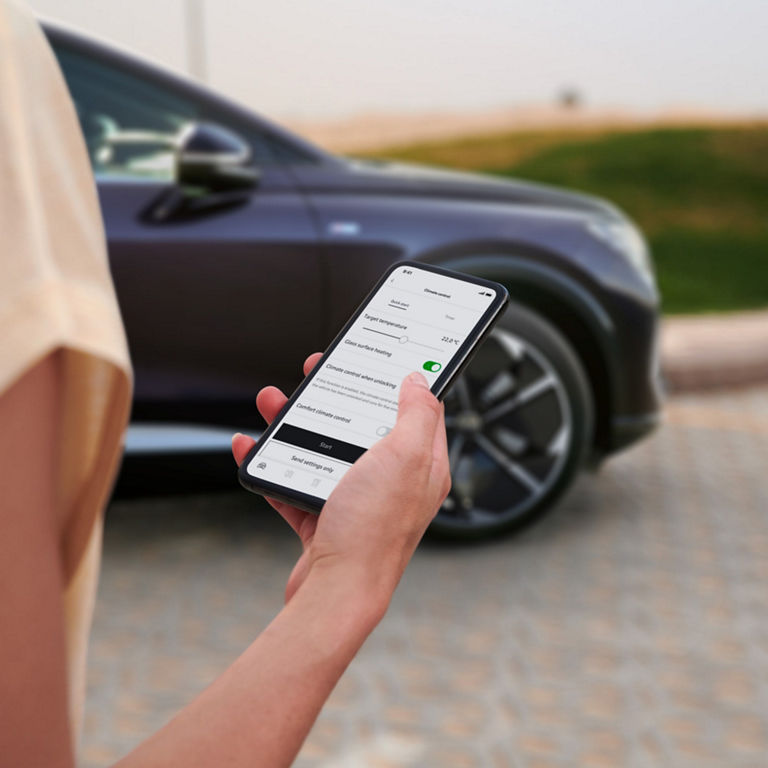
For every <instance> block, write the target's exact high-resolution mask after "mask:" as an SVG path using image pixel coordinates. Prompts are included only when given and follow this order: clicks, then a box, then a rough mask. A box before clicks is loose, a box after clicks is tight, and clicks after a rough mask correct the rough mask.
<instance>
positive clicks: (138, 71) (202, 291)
mask: <svg viewBox="0 0 768 768" xmlns="http://www.w3.org/2000/svg"><path fill="white" fill-rule="evenodd" d="M45 30H46V33H47V36H48V39H49V41H50V43H51V46H52V48H53V50H54V52H55V55H56V57H57V58H58V61H59V63H60V66H61V69H62V71H63V73H64V77H65V79H66V82H67V85H68V87H69V90H70V92H71V95H72V98H73V101H74V104H75V107H76V110H77V114H78V116H79V119H80V122H81V125H82V129H83V134H84V136H85V142H86V145H87V148H88V153H89V156H90V159H91V162H92V164H93V170H94V173H95V178H96V182H97V187H98V193H99V197H100V201H101V207H102V211H103V217H104V223H105V227H106V234H107V239H108V250H109V259H110V264H111V269H112V274H113V277H114V281H115V286H116V291H117V296H118V301H119V304H120V308H121V311H122V316H123V320H124V322H125V327H126V332H127V336H128V340H129V346H130V351H131V356H132V360H133V365H134V370H135V398H134V406H133V416H132V425H131V428H130V431H129V435H128V440H127V447H126V451H127V455H128V458H129V459H130V458H131V457H134V458H136V459H139V458H141V457H144V458H145V459H148V460H150V461H155V460H160V458H162V457H163V456H167V455H170V454H174V453H176V454H178V453H179V452H181V453H182V454H186V455H188V454H189V453H194V452H198V453H216V452H223V451H226V450H228V445H229V434H230V433H231V429H232V428H237V429H242V430H250V431H258V429H260V426H263V425H262V423H261V422H260V419H259V417H258V415H257V414H256V411H255V408H254V405H253V398H254V393H255V392H256V391H257V390H258V389H259V388H260V387H262V386H264V385H266V384H276V385H278V386H281V387H283V388H284V389H286V390H287V391H291V390H292V389H293V388H294V387H295V386H296V385H297V384H298V382H299V379H300V375H301V372H300V366H301V361H302V360H303V358H304V356H305V355H306V354H307V353H309V352H312V351H314V350H319V349H323V348H325V347H326V345H327V344H328V343H329V341H330V340H331V339H332V338H333V336H334V335H335V333H336V331H337V330H338V329H339V328H340V327H341V326H342V325H343V323H344V321H345V320H346V319H347V317H348V316H349V315H350V313H351V312H352V310H353V309H354V308H355V306H356V305H357V303H358V302H359V301H360V300H361V299H362V298H363V296H364V295H365V294H366V292H367V291H368V289H369V288H370V287H371V286H372V284H373V283H374V282H375V280H376V279H377V278H378V277H379V276H380V275H381V274H382V273H383V271H384V270H385V269H386V268H387V267H388V266H390V265H391V264H393V263H395V262H398V261H401V260H415V261H421V262H425V263H429V264H437V265H440V266H443V267H447V268H450V269H454V270H459V271H462V272H466V273H470V274H473V275H478V276H481V277H486V278H490V279H493V280H496V281H499V282H501V283H503V284H504V285H505V286H506V287H507V288H508V290H509V292H510V294H511V297H512V302H511V304H510V307H509V309H508V311H507V312H506V314H505V316H504V317H503V319H502V320H501V322H500V323H499V324H498V326H497V327H496V329H495V330H494V332H493V333H492V335H491V336H490V337H489V338H488V339H487V340H486V341H485V342H484V344H483V346H482V347H481V349H480V350H479V352H478V354H477V355H476V357H475V358H474V360H473V361H472V363H471V365H470V366H469V367H468V368H467V370H466V372H465V373H464V375H463V376H462V377H461V379H460V380H459V381H458V383H457V384H456V386H455V387H454V388H453V390H452V392H451V394H450V396H449V397H448V398H447V400H446V425H447V429H448V437H449V453H450V462H451V471H452V482H453V485H452V489H451V493H450V495H449V496H448V498H447V499H446V501H445V503H444V504H443V506H442V508H441V509H440V511H439V512H438V514H437V516H436V518H435V521H434V523H433V525H432V531H433V532H434V533H437V534H441V535H444V536H452V537H459V538H477V537H483V536H491V535H496V534H498V533H501V532H503V531H507V530H511V529H514V528H517V527H519V526H520V525H521V524H523V523H526V522H528V521H530V520H532V519H534V518H536V517H538V516H540V515H541V514H542V513H543V512H544V511H546V510H548V509H550V508H551V507H552V505H553V504H554V502H555V501H556V500H557V499H558V497H560V495H561V494H562V493H563V492H564V491H565V490H566V488H567V487H568V486H569V485H570V484H571V483H572V481H573V480H574V478H575V476H576V475H577V473H578V472H579V470H580V469H581V468H583V467H585V466H588V465H596V464H598V463H599V462H601V461H602V460H603V459H605V458H606V457H607V456H609V455H610V454H613V453H615V452H616V451H618V450H620V449H622V448H624V447H626V446H628V445H630V444H632V443H633V442H635V441H636V440H638V439H639V438H641V437H643V436H644V435H646V434H648V433H649V432H650V431H651V430H652V429H653V427H654V426H655V425H656V424H657V422H658V420H659V413H660V407H661V395H660V386H659V365H658V346H657V328H658V314H659V294H658V291H657V288H656V283H655V277H654V271H653V265H652V262H651V257H650V254H649V251H648V248H647V246H646V243H645V240H644V239H643V237H642V235H641V233H640V232H639V231H638V229H637V227H636V226H635V225H634V224H633V223H632V222H631V221H630V220H629V219H628V218H627V217H626V216H625V215H624V214H623V213H622V212H621V211H619V210H618V209H617V208H616V207H614V206H613V205H611V204H610V203H609V202H606V201H604V200H600V199H597V198H594V197H591V196H588V195H585V194H581V193H577V192H574V191H568V190H563V189H558V188H554V187H549V186H544V185H539V184H533V183H529V182H526V181H523V180H513V181H510V180H500V179H495V178H491V177H486V176H482V175H473V174H466V173H452V172H448V171H444V170H438V169H433V168H427V167H420V166H414V165H405V164H400V163H395V162H386V161H376V160H366V159H355V158H348V157H341V156H338V155H334V154H331V153H329V152H326V151H324V150H322V149H320V148H318V147H316V146H313V145H312V144H311V143H310V142H308V141H305V140H303V139H302V138H300V137H298V136H295V135H293V134H292V133H291V132H290V131H288V130H285V129H284V128H282V127H279V126H278V125H275V124H273V123H272V122H270V121H268V120H266V119H264V118H263V117H261V116H259V115H257V114H255V113H254V112H252V111H251V110H249V109H246V108H244V107H242V106H239V105H237V104H235V103H233V102H231V101H229V100H227V99H226V98H223V97H221V96H220V95H218V94H216V93H215V92H213V91H212V90H210V89H208V88H206V87H204V86H202V85H200V84H198V83H195V82H193V81H191V80H189V79H186V78H184V77H182V76H180V75H177V74H173V73H171V72H169V71H166V70H164V69H163V68H161V67H159V66H157V65H155V64H152V63H150V62H148V61H145V60H142V59H141V58H139V57H136V56H134V55H132V54H130V53H128V52H124V51H122V50H119V49H117V48H116V47H113V46H111V45H108V44H105V43H103V42H99V41H97V40H94V39H90V38H88V37H86V36H83V35H81V34H79V33H77V32H75V31H72V30H68V29H64V28H61V27H57V26H55V25H50V24H48V25H46V26H45ZM261 76H264V75H263V73H262V75H261ZM129 466H130V462H129Z"/></svg>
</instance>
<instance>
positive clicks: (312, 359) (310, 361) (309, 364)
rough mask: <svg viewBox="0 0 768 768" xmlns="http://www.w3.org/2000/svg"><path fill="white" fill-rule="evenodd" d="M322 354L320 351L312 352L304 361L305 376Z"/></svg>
mask: <svg viewBox="0 0 768 768" xmlns="http://www.w3.org/2000/svg"><path fill="white" fill-rule="evenodd" d="M322 356H323V353H322V352H314V353H312V354H311V355H310V356H309V357H308V358H307V359H306V360H305V361H304V375H305V376H308V375H309V372H310V371H311V370H312V369H313V368H314V367H315V366H316V365H317V363H318V362H319V360H320V358H321V357H322Z"/></svg>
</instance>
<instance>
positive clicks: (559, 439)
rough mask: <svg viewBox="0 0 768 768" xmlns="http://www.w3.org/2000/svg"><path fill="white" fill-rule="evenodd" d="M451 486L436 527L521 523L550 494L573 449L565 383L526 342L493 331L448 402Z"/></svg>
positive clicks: (477, 528)
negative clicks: (570, 450)
mask: <svg viewBox="0 0 768 768" xmlns="http://www.w3.org/2000/svg"><path fill="white" fill-rule="evenodd" d="M445 408H446V427H447V432H448V452H449V458H450V464H451V476H452V487H451V492H450V494H449V495H448V498H447V499H446V500H445V502H444V503H443V505H442V507H441V508H440V511H439V513H438V516H437V520H436V525H435V527H436V528H437V529H438V530H439V531H441V532H444V533H447V532H455V533H459V532H462V531H464V532H466V533H476V534H482V532H484V531H491V530H496V529H499V528H502V527H510V526H513V525H514V524H515V522H517V521H520V522H522V521H523V520H524V519H526V517H527V516H528V515H529V514H530V512H531V511H532V510H534V509H535V508H536V507H537V505H539V504H540V503H541V502H542V500H543V499H544V498H545V497H546V496H547V495H548V494H550V492H551V491H552V489H553V488H554V486H555V485H556V484H557V482H558V479H559V478H560V476H561V474H562V473H563V469H564V466H565V463H566V460H567V457H568V452H569V449H570V446H571V442H572V434H573V417H572V411H571V405H570V402H569V399H568V396H567V393H566V390H565V386H564V384H563V381H562V379H561V377H560V375H559V374H558V372H557V371H556V369H555V367H554V366H553V365H552V363H551V362H550V361H549V360H548V359H547V357H546V356H545V355H544V354H543V353H542V352H541V350H539V349H537V348H536V347H535V346H534V345H533V344H532V343H531V342H530V341H528V340H526V339H523V338H521V337H519V336H516V335H515V334H514V333H512V332H510V331H509V330H507V329H504V328H498V327H497V328H496V329H494V331H493V332H492V334H491V335H490V336H489V338H488V340H487V341H486V342H485V343H484V344H483V346H482V348H481V349H480V350H479V351H478V353H477V355H476V356H475V358H474V359H473V361H472V362H471V364H470V365H469V366H468V367H467V369H466V371H465V372H464V373H463V374H462V376H461V377H460V378H459V379H458V380H457V381H456V383H455V385H454V387H453V388H452V390H451V392H450V394H449V395H448V396H447V397H446V401H445Z"/></svg>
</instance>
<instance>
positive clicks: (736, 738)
mask: <svg viewBox="0 0 768 768" xmlns="http://www.w3.org/2000/svg"><path fill="white" fill-rule="evenodd" d="M767 475H768V389H756V390H752V391H748V392H741V393H733V394H719V395H708V396H686V397H681V398H676V399H674V400H673V401H672V402H671V403H670V405H669V408H668V413H667V423H666V424H665V425H664V427H663V428H662V429H661V430H660V431H659V432H658V433H657V434H656V435H655V436H654V437H653V438H652V439H651V440H649V441H646V442H645V443H643V444H642V445H640V446H638V447H636V448H634V449H633V450H631V451H629V452H627V453H625V454H622V455H621V456H618V457H616V458H615V459H614V460H612V461H611V462H609V463H608V464H606V465H605V466H604V467H603V468H602V469H601V470H600V472H599V473H598V474H597V475H587V476H585V477H584V478H583V479H582V480H581V481H580V482H579V483H578V484H577V485H576V487H575V488H574V489H573V490H572V492H571V493H570V494H569V495H568V496H567V498H566V499H565V500H564V501H563V503H561V505H560V506H559V508H558V509H557V510H556V511H555V512H554V513H553V514H552V515H550V516H549V517H548V518H547V519H546V520H544V521H542V522H541V523H539V524H538V525H536V526H534V527H532V528H530V529H529V530H527V531H525V532H523V533H522V534H520V535H518V536H516V537H514V538H507V539H503V540H498V541H494V542H491V543H488V544H483V545H473V546H466V547H457V546H445V545H439V544H436V543H426V544H423V545H422V547H421V548H420V549H419V551H418V552H417V554H416V556H415V558H414V560H413V562H412V563H411V566H410V567H409V570H408V572H407V573H406V576H405V578H404V581H403V583H402V584H401V586H400V588H399V590H398V592H397V594H396V596H395V598H394V601H393V603H392V606H391V609H390V611H389V613H388V615H387V617H386V618H385V620H384V621H383V623H382V624H381V625H380V627H379V628H378V630H377V631H376V632H375V633H374V635H373V636H372V637H371V638H370V639H369V641H368V643H367V644H366V645H365V647H364V648H363V650H362V652H361V653H360V655H359V656H358V658H357V659H356V660H355V661H354V662H353V664H352V666H351V667H350V669H349V670H348V672H347V674H346V676H345V677H344V678H343V680H342V681H341V683H340V684H339V686H338V687H337V689H336V691H335V692H334V694H333V695H332V697H331V699H330V701H329V702H328V705H327V706H326V708H325V710H324V712H323V714H322V715H321V717H320V719H319V720H318V722H317V724H316V726H315V728H314V730H313V732H312V733H311V735H310V737H309V739H308V741H307V743H306V744H305V746H304V748H303V750H302V752H301V754H300V756H299V759H298V760H297V763H296V765H297V766H299V768H310V767H312V768H356V767H357V766H361V767H367V766H372V767H376V768H382V767H384V766H419V768H424V767H426V768H432V766H434V767H435V768H453V767H454V766H455V767H456V768H459V767H463V766H489V767H491V768H503V767H505V766H515V767H516V768H545V767H550V766H552V767H554V766H559V767H560V768H565V767H566V766H594V767H595V768H603V767H605V768H608V767H610V768H615V767H616V766H624V767H627V768H641V767H644V766H649V767H651V766H652V767H653V768H658V767H659V766H675V768H677V767H678V766H695V767H696V768H705V767H707V766H712V767H714V766H717V767H718V768H721V767H722V766H725V765H727V766H729V768H739V767H742V766H743V767H744V768H746V767H747V766H749V768H752V767H753V766H754V767H756V766H762V765H765V760H766V755H768V479H767ZM297 554H298V547H297V544H296V542H295V541H294V539H293V536H292V534H291V532H290V530H289V529H288V528H287V526H285V525H284V524H283V523H282V521H281V520H279V519H277V518H276V516H275V515H274V514H272V513H271V512H270V511H269V509H268V508H267V507H266V506H265V505H263V504H260V503H259V502H258V501H257V500H256V499H255V497H252V496H251V495H249V494H247V493H246V492H244V491H242V492H241V491H239V490H237V491H232V492H231V493H230V492H226V493H219V494H207V495H198V496H190V497H173V498H165V499H151V500H141V501H139V500H122V501H118V502H116V503H114V504H113V505H112V506H111V508H110V510H109V515H108V522H107V531H106V538H105V550H104V564H103V574H102V581H101V586H100V591H99V599H98V604H97V609H96V610H97V613H96V620H95V624H94V631H93V639H92V645H91V655H90V676H89V693H88V705H87V711H86V722H85V733H84V743H83V751H82V764H83V765H85V766H86V767H87V768H92V767H93V766H100V765H104V764H107V763H108V762H109V761H111V760H114V759H115V758H117V757H118V756H120V755H122V754H125V752H126V751H128V750H129V749H130V748H131V746H132V745H134V744H136V743H137V742H138V741H140V740H141V739H142V738H144V737H145V736H147V735H148V734H149V733H151V732H152V731H153V730H154V729H156V728H157V727H158V726H159V725H161V724H162V723H163V722H164V721H166V720H167V719H168V718H169V717H170V716H171V715H172V713H173V712H175V711H176V710H177V709H178V708H179V707H181V706H182V705H183V704H184V703H185V702H186V701H188V700H190V699H191V698H192V697H193V696H194V695H195V693H196V692H197V691H199V690H200V689H201V688H203V687H204V686H205V685H206V684H207V683H209V682H210V681H211V680H212V679H213V678H214V677H215V676H216V675H217V674H218V673H219V672H221V671H222V670H223V669H224V668H225V667H226V666H227V664H228V663H229V662H230V661H231V660H232V659H234V658H235V656H236V655H237V654H238V653H239V652H240V651H242V650H243V649H244V648H245V647H246V645H247V644H248V643H249V642H250V640H251V639H252V638H253V637H255V635H256V634H257V633H258V632H259V631H260V629H261V628H263V627H264V626H265V624H267V623H268V621H269V620H270V618H271V617H272V616H273V615H274V614H275V613H276V612H277V611H278V610H279V608H280V606H281V599H282V590H283V587H284V584H285V581H286V579H287V577H288V574H289V572H290V570H291V567H292V565H293V561H294V559H295V557H296V556H297Z"/></svg>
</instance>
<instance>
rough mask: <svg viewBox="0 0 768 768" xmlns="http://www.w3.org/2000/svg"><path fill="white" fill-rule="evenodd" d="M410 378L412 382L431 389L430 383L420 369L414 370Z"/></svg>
mask: <svg viewBox="0 0 768 768" xmlns="http://www.w3.org/2000/svg"><path fill="white" fill-rule="evenodd" d="M408 380H409V381H410V382H411V384H417V385H418V386H420V387H426V388H427V389H429V383H428V382H427V380H426V378H425V377H424V376H423V375H422V374H420V373H419V372H418V371H414V372H413V373H411V374H409V375H408Z"/></svg>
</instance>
